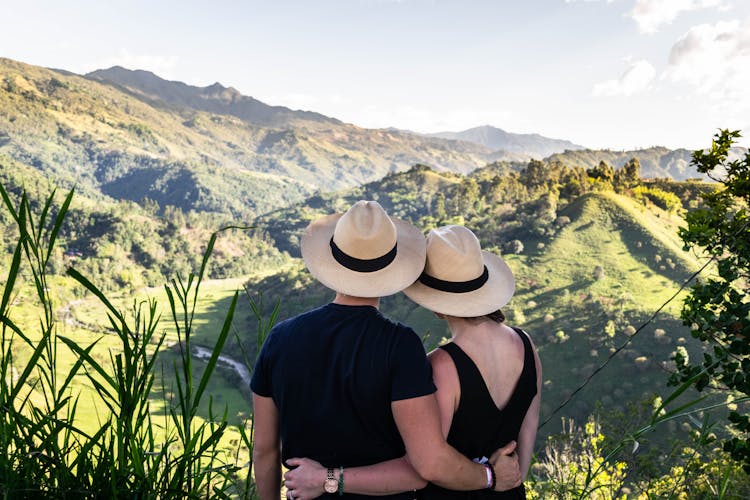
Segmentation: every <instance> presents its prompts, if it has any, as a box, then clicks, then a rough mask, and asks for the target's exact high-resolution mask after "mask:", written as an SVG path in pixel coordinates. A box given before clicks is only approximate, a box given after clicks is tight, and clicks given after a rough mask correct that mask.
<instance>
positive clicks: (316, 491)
mask: <svg viewBox="0 0 750 500" xmlns="http://www.w3.org/2000/svg"><path fill="white" fill-rule="evenodd" d="M286 463H287V464H289V465H292V466H296V468H295V469H292V470H290V471H288V472H287V473H286V474H284V481H285V484H286V487H287V490H291V491H292V492H293V495H294V499H295V500H297V499H299V500H308V499H311V498H317V497H319V496H320V495H322V494H323V482H324V481H325V480H326V477H327V472H328V470H327V469H326V468H325V467H323V466H322V465H320V464H319V463H318V462H316V461H315V460H311V459H309V458H291V459H289V460H287V461H286ZM339 472H340V469H338V468H336V469H334V477H335V478H336V479H338V478H339ZM343 484H344V492H345V493H357V494H360V495H372V496H379V495H391V494H394V493H400V492H402V491H411V490H418V489H421V488H424V487H425V485H426V484H427V481H425V480H424V479H422V478H421V477H419V475H418V474H417V473H416V471H415V470H414V468H413V467H412V466H411V465H410V464H409V462H408V460H406V457H402V458H397V459H394V460H388V461H386V462H380V463H378V464H374V465H368V466H366V467H350V468H346V469H344V481H343Z"/></svg>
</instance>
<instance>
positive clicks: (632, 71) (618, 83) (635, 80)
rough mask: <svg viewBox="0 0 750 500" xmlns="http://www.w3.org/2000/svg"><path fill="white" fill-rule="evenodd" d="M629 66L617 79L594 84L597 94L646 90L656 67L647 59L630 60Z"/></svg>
mask: <svg viewBox="0 0 750 500" xmlns="http://www.w3.org/2000/svg"><path fill="white" fill-rule="evenodd" d="M628 62H629V63H630V65H629V67H628V69H627V70H625V72H624V73H623V74H622V76H620V78H618V79H616V80H607V81H604V82H601V83H597V84H596V85H594V90H593V94H594V95H595V96H616V95H624V96H629V95H633V94H636V93H638V92H643V91H644V90H646V89H647V88H648V86H649V84H650V83H651V81H652V80H653V79H654V77H655V76H656V69H654V67H653V65H652V64H651V63H650V62H648V61H646V60H645V59H638V60H636V61H628Z"/></svg>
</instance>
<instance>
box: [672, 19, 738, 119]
mask: <svg viewBox="0 0 750 500" xmlns="http://www.w3.org/2000/svg"><path fill="white" fill-rule="evenodd" d="M663 78H665V79H667V80H670V81H672V82H674V83H684V84H687V85H689V86H692V87H694V88H695V90H696V92H697V93H698V95H699V96H702V97H705V98H708V99H709V101H710V102H711V103H712V104H713V105H717V106H720V107H721V108H724V109H725V110H726V111H728V112H730V114H732V115H734V114H735V113H740V112H742V111H743V110H744V112H747V111H750V90H749V89H750V19H748V20H746V21H745V22H744V23H740V22H739V21H722V22H718V23H716V24H701V25H698V26H693V27H692V28H690V30H689V31H688V32H687V33H685V34H684V35H683V36H681V37H680V38H679V39H678V40H677V42H675V44H674V45H673V46H672V50H671V52H670V54H669V65H668V66H667V69H666V71H665V72H664V75H663Z"/></svg>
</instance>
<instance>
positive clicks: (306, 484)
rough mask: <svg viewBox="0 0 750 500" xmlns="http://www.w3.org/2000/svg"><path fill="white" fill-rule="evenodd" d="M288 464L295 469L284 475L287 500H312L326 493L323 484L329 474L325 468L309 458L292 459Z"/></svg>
mask: <svg viewBox="0 0 750 500" xmlns="http://www.w3.org/2000/svg"><path fill="white" fill-rule="evenodd" d="M286 463H287V464H289V465H291V466H293V467H295V468H294V469H290V470H289V471H287V472H286V474H284V484H286V490H287V494H286V497H287V499H289V500H311V499H313V498H318V497H319V496H321V495H322V494H323V493H325V491H324V490H323V483H325V481H326V477H327V476H326V475H327V473H328V471H327V470H326V468H325V467H323V466H322V465H320V464H319V463H318V462H316V461H315V460H311V459H309V458H290V459H289V460H287V461H286Z"/></svg>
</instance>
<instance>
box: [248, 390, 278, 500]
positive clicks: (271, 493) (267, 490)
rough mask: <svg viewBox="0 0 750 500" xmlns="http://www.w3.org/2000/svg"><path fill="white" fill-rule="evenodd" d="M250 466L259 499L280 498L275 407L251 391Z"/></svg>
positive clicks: (272, 499)
mask: <svg viewBox="0 0 750 500" xmlns="http://www.w3.org/2000/svg"><path fill="white" fill-rule="evenodd" d="M253 409H254V411H253V429H254V433H253V468H254V469H255V483H256V485H257V487H258V494H259V495H260V498H261V500H280V497H281V446H280V441H279V410H278V409H277V408H276V403H274V402H273V399H271V398H269V397H265V396H259V395H257V394H255V393H253Z"/></svg>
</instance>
